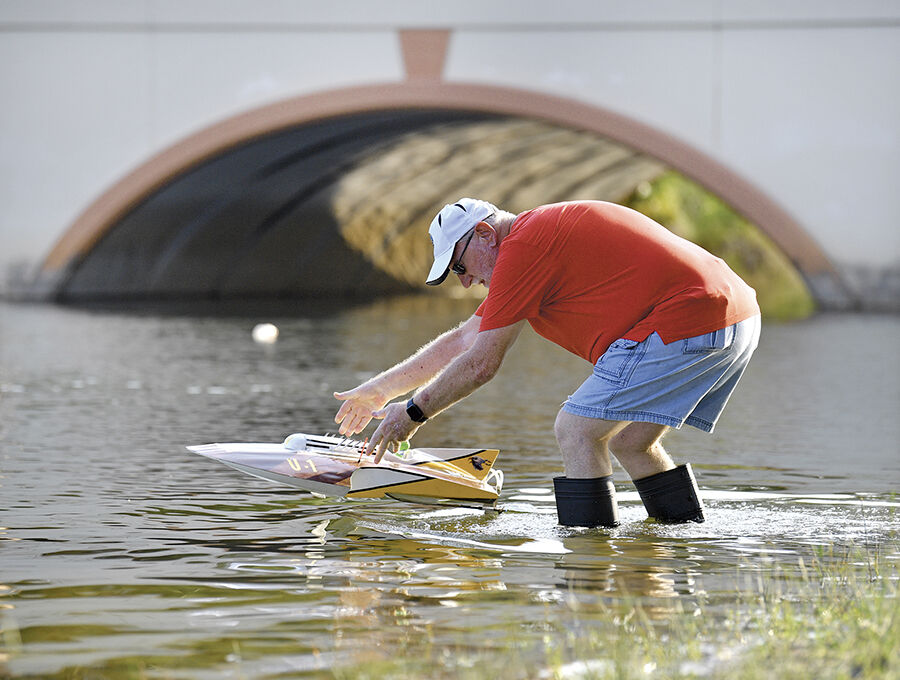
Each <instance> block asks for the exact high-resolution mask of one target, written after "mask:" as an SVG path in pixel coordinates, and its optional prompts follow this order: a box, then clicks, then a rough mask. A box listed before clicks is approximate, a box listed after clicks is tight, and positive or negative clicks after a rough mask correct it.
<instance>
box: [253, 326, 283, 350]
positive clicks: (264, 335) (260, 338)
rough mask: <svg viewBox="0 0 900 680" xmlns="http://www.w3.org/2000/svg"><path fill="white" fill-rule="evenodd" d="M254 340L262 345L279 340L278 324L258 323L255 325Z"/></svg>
mask: <svg viewBox="0 0 900 680" xmlns="http://www.w3.org/2000/svg"><path fill="white" fill-rule="evenodd" d="M253 340H254V342H258V343H259V344H260V345H271V344H273V343H274V342H276V341H277V340H278V326H276V325H275V324H271V323H258V324H256V325H255V326H254V327H253Z"/></svg>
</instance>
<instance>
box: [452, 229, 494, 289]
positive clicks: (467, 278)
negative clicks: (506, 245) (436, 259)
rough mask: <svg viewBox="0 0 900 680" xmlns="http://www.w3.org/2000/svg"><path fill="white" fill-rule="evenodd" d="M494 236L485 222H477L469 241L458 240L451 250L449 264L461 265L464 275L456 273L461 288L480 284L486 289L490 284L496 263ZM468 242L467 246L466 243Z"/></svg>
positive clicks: (466, 239) (492, 230)
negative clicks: (451, 255) (451, 257)
mask: <svg viewBox="0 0 900 680" xmlns="http://www.w3.org/2000/svg"><path fill="white" fill-rule="evenodd" d="M495 237H496V234H495V232H494V229H493V228H492V227H491V226H490V225H489V224H488V223H487V222H479V223H478V225H476V227H475V233H474V235H473V236H472V239H471V241H469V239H468V237H466V238H463V239H460V240H459V242H458V243H457V244H456V248H454V249H453V259H451V260H450V262H451V263H453V264H457V265H461V266H462V268H463V269H465V273H464V274H459V273H457V274H456V275H457V276H458V277H459V282H460V283H461V284H462V285H463V288H468V287H469V286H473V285H477V284H479V283H480V284H481V285H482V286H484V287H485V288H487V287H488V286H489V285H490V283H491V273H492V272H493V271H494V263H495V262H496V261H497V249H496V247H494V242H495ZM467 242H468V245H466V243H467Z"/></svg>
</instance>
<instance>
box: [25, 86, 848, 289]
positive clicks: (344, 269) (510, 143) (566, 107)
mask: <svg viewBox="0 0 900 680" xmlns="http://www.w3.org/2000/svg"><path fill="white" fill-rule="evenodd" d="M668 168H675V169H677V170H680V171H682V172H686V173H687V174H689V175H690V176H692V177H693V178H694V179H696V180H697V181H698V182H699V183H701V184H703V185H705V186H706V187H707V188H708V189H710V190H712V191H713V192H714V193H716V194H717V195H719V196H721V197H722V198H723V199H724V200H725V201H726V202H728V203H729V204H731V205H733V206H734V207H735V209H736V210H738V211H739V212H741V213H743V214H744V215H746V216H747V218H748V219H750V220H751V221H753V222H754V223H755V224H757V225H758V226H759V227H760V228H761V229H762V230H763V231H764V232H766V234H767V235H768V236H769V237H770V238H771V239H772V240H773V241H774V242H775V243H776V244H777V246H778V247H779V248H780V249H781V250H782V251H783V252H784V253H785V254H786V255H787V257H788V258H789V259H790V261H791V263H792V264H793V265H794V266H795V267H796V268H797V270H798V271H799V272H800V273H801V274H802V276H803V278H804V279H805V281H806V282H807V284H808V285H809V286H810V288H811V290H812V291H813V294H814V295H815V296H816V297H817V298H818V299H819V300H820V302H821V301H822V300H823V298H827V297H828V296H829V295H832V292H831V291H833V290H837V289H838V288H839V287H840V282H839V280H838V279H837V278H836V274H835V271H834V268H833V267H832V266H831V263H830V262H829V261H828V259H827V257H825V255H824V254H823V253H822V251H821V250H820V249H819V248H818V246H817V245H816V244H815V242H814V241H813V240H812V239H810V238H809V237H808V235H807V234H806V233H805V232H804V231H803V230H802V228H800V227H799V226H798V225H796V224H795V223H794V222H793V221H792V220H791V219H790V218H789V217H788V216H787V215H785V214H784V213H783V212H782V211H781V210H780V209H779V208H778V206H776V205H775V204H774V203H772V202H771V201H769V200H768V199H767V198H766V197H765V196H763V195H761V194H760V193H759V192H758V191H756V190H755V189H754V188H753V187H752V186H750V185H749V184H747V183H746V182H743V181H742V180H741V179H740V178H739V177H737V176H736V175H734V174H733V173H731V172H730V171H728V170H727V169H726V168H724V167H723V166H721V165H719V164H718V163H716V162H715V161H713V160H711V159H709V158H707V157H705V156H704V155H702V154H700V153H699V152H697V151H696V150H694V149H691V148H690V147H688V146H685V145H683V144H681V143H680V142H678V141H677V140H674V139H672V138H670V137H668V136H666V135H663V134H662V133H659V132H658V131H655V130H653V129H651V128H648V127H646V126H643V125H641V124H639V123H637V122H635V121H631V120H628V119H625V118H622V117H620V116H617V115H615V114H612V113H610V112H606V111H602V110H600V109H596V108H595V107H590V106H586V105H583V104H578V103H576V102H572V101H570V100H562V99H558V98H553V97H547V96H544V95H536V94H534V93H527V92H521V91H510V90H506V91H498V90H497V89H496V88H483V87H480V86H454V85H448V84H438V85H424V84H422V85H418V86H414V85H410V84H404V85H397V86H385V87H380V88H379V87H368V88H357V89H351V90H341V91H336V92H331V93H320V94H318V95H311V96H306V97H300V98H297V99H294V100H289V101H286V102H280V103H278V104H275V105H272V106H268V107H263V108H262V109H258V110H256V111H252V112H249V113H247V114H243V115H241V116H238V117H235V118H232V119H228V120H226V121H223V122H222V123H219V124H217V125H214V126H211V127H210V128H207V129H205V130H202V131H201V132H199V133H197V134H195V135H192V136H191V137H188V138H187V139H185V140H183V141H182V142H180V143H178V144H176V145H174V146H172V147H171V148H169V149H167V150H165V151H163V152H162V153H160V154H158V155H157V156H155V157H154V158H152V159H150V160H149V161H147V162H146V163H144V164H143V165H141V166H140V167H138V168H136V169H135V170H134V171H133V172H132V173H130V174H129V175H128V176H126V177H124V178H123V179H122V180H121V181H119V182H118V183H116V184H115V185H114V186H113V187H111V188H110V189H109V190H108V191H107V192H105V193H104V194H103V195H102V196H101V197H100V198H99V199H97V201H95V202H94V203H93V204H92V205H91V206H89V207H88V209H87V210H86V211H85V212H84V213H83V214H82V215H81V216H80V217H79V218H78V220H76V222H75V223H74V224H73V225H72V227H71V228H70V229H69V230H68V231H67V232H66V233H65V234H64V235H63V237H62V238H61V239H60V241H59V242H58V243H57V244H56V246H55V247H54V249H53V251H51V253H50V255H49V256H48V257H47V259H46V261H45V262H44V265H43V267H42V272H41V277H40V279H39V289H40V291H41V294H42V295H43V296H44V297H47V298H50V299H54V300H57V301H61V302H70V303H90V302H98V301H106V302H128V301H140V300H143V301H148V300H149V301H165V300H179V301H183V300H193V301H204V300H209V301H212V300H234V301H239V300H259V299H282V300H284V299H287V300H291V299H312V298H318V299H322V298H323V297H328V296H330V297H362V298H365V297H368V298H371V297H373V296H381V295H389V294H396V293H403V292H411V291H415V290H424V286H423V285H422V279H423V273H424V272H427V270H428V267H429V264H430V257H431V254H430V243H429V240H428V238H427V227H428V223H429V222H430V220H431V218H432V217H433V215H434V214H435V213H436V212H437V210H439V209H440V207H441V206H443V205H444V203H446V202H449V201H452V200H455V199H456V198H458V197H460V196H464V195H472V196H477V197H480V198H484V199H486V200H490V201H492V202H494V203H496V204H497V205H499V206H501V207H503V208H504V209H507V210H510V211H512V212H518V211H520V210H524V209H527V208H530V207H533V206H534V205H538V204H540V203H547V202H553V201H559V200H570V199H576V198H593V199H600V200H612V201H617V202H621V201H623V200H624V199H625V198H627V197H628V196H630V195H632V194H633V193H634V192H635V189H636V188H638V187H641V186H646V185H647V183H648V182H649V181H652V180H654V179H655V178H657V177H659V176H660V175H661V174H662V173H664V172H665V171H666V170H667V169H668ZM442 288H445V287H442ZM442 292H446V291H442Z"/></svg>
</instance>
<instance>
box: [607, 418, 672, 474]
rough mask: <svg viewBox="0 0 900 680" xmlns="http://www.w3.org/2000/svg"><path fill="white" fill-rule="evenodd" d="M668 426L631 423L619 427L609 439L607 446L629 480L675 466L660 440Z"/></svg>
mask: <svg viewBox="0 0 900 680" xmlns="http://www.w3.org/2000/svg"><path fill="white" fill-rule="evenodd" d="M669 429H670V428H669V426H668V425H657V424H656V423H641V422H634V423H631V424H629V425H628V426H627V427H625V428H622V429H621V430H620V431H619V432H618V433H617V434H616V435H615V436H614V437H612V439H611V440H610V442H609V448H610V450H611V451H612V454H613V455H614V456H615V457H616V459H617V460H618V461H619V462H620V463H621V464H622V467H623V468H625V470H626V471H627V472H628V474H629V475H631V478H632V479H641V478H642V477H649V476H650V475H655V474H656V473H658V472H665V471H666V470H671V469H672V468H674V467H675V463H673V462H672V459H671V458H669V454H667V453H666V450H665V449H664V448H663V446H662V442H661V439H662V437H663V435H664V434H665V433H666V432H668V431H669Z"/></svg>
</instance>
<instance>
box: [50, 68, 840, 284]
mask: <svg viewBox="0 0 900 680" xmlns="http://www.w3.org/2000/svg"><path fill="white" fill-rule="evenodd" d="M418 108H433V109H444V110H449V111H453V110H460V111H468V112H471V111H479V112H484V113H489V114H502V115H508V116H521V117H525V118H534V119H539V120H544V121H547V122H551V123H555V124H558V125H560V126H563V127H569V128H575V129H579V130H585V131H589V132H593V133H596V134H598V135H601V136H603V137H606V138H609V139H611V140H613V141H616V142H619V143H621V144H623V145H625V146H628V147H630V148H632V149H634V150H636V151H639V152H642V153H645V154H647V155H648V156H652V157H654V158H657V159H659V160H661V161H663V162H664V163H666V164H668V165H669V166H671V167H673V168H675V169H676V170H678V171H680V172H682V173H683V174H685V175H687V176H689V177H691V178H692V179H694V180H695V181H697V182H698V183H700V184H702V185H703V186H705V187H706V188H707V189H709V190H710V191H712V192H713V193H714V194H716V195H717V196H719V197H721V198H722V199H723V200H725V201H726V202H727V203H729V204H730V205H731V206H732V207H733V208H734V209H736V210H737V211H738V212H740V213H741V214H743V215H744V216H745V217H746V218H747V219H749V220H750V221H751V222H753V223H754V224H756V225H757V226H758V227H759V228H760V229H762V230H763V231H764V232H765V233H766V234H767V235H768V236H769V237H770V238H771V239H772V240H773V241H774V242H775V243H776V244H777V245H778V246H779V247H780V248H781V249H782V250H783V251H784V252H785V254H786V255H787V256H788V257H789V258H790V259H791V260H792V262H793V263H794V264H795V266H796V267H797V268H798V270H799V271H800V272H801V274H803V276H804V277H805V278H806V280H807V282H808V283H809V284H810V286H811V288H812V289H813V294H814V295H816V297H819V298H820V299H822V298H823V297H827V296H828V295H829V291H830V290H834V289H835V288H836V287H837V288H838V289H840V288H843V285H842V283H841V281H840V277H839V276H838V274H837V273H836V269H835V268H834V266H833V264H832V263H831V262H830V261H829V259H828V257H827V256H826V255H825V253H824V252H823V251H822V249H821V248H820V247H819V245H818V244H817V243H816V242H815V241H814V240H813V239H812V238H811V237H810V236H809V234H807V233H806V231H805V230H804V229H803V228H802V227H801V226H800V225H799V224H798V223H797V222H795V221H794V220H793V219H792V218H791V216H790V215H788V214H787V213H786V212H785V211H784V210H783V209H782V208H780V207H779V206H778V205H777V204H776V203H775V202H774V201H772V200H771V199H770V198H769V197H767V196H766V195H765V194H763V193H762V192H761V191H760V190H758V189H757V188H756V187H754V186H753V185H752V184H750V183H749V182H747V181H746V180H744V179H742V178H741V177H740V176H738V175H737V174H736V173H734V172H733V171H731V170H730V169H728V168H727V167H725V166H724V165H722V164H721V163H719V162H718V161H716V160H714V159H712V158H711V157H709V156H707V155H706V154H704V153H702V152H700V151H698V150H696V149H694V148H692V147H691V146H689V145H687V144H685V143H683V142H681V141H679V140H677V139H676V138H674V137H672V136H670V135H667V134H665V133H663V132H660V131H659V130H656V129H654V128H652V127H649V126H647V125H644V124H642V123H639V122H637V121H635V120H632V119H629V118H627V117H625V116H622V115H620V114H616V113H613V112H610V111H608V110H605V109H602V108H599V107H596V106H593V105H590V104H585V103H582V102H578V101H575V100H571V99H564V98H560V97H556V96H552V95H546V94H541V93H536V92H530V91H526V90H521V89H513V88H506V87H498V86H490V85H475V84H461V83H446V82H441V81H437V80H424V79H423V80H409V81H407V82H405V83H395V84H384V85H370V86H361V87H354V88H347V89H340V90H332V91H324V92H318V93H315V94H310V95H303V96H299V97H295V98H292V99H287V100H284V101H280V102H277V103H275V104H271V105H268V106H264V107H261V108H258V109H255V110H252V111H249V112H246V113H243V114H240V115H237V116H234V117H232V118H228V119H226V120H224V121H222V122H220V123H217V124H214V125H212V126H210V127H208V128H206V129H204V130H201V131H200V132H198V133H196V134H193V135H191V136H189V137H187V138H185V139H183V140H181V141H180V142H179V143H177V144H175V145H173V146H171V147H169V148H167V149H165V150H163V151H162V152H160V153H158V154H156V155H155V156H153V157H152V158H150V159H149V160H148V161H146V162H145V163H143V164H142V165H140V166H139V167H137V168H136V169H134V170H133V171H132V172H130V173H129V174H128V175H126V176H125V177H123V178H122V179H121V180H119V181H118V182H116V183H115V184H114V185H113V186H111V187H110V188H109V189H108V190H107V191H106V192H104V193H103V194H102V195H101V196H100V197H98V198H97V199H96V200H95V201H94V202H93V203H91V204H90V205H89V206H88V207H87V209H86V210H85V211H84V212H83V213H81V215H80V216H78V218H77V219H76V220H75V221H74V223H73V224H72V225H71V226H70V228H69V229H68V230H67V231H66V232H65V233H64V234H63V235H62V237H61V238H60V239H59V241H57V243H56V244H55V246H54V247H53V249H52V250H51V252H50V253H49V254H48V256H47V258H46V259H45V261H44V263H43V265H42V279H43V280H44V281H45V282H53V281H59V280H60V279H61V278H62V277H64V275H65V272H66V271H67V270H69V269H70V268H71V267H73V266H75V265H76V264H77V263H78V261H79V260H80V259H81V258H82V256H84V255H85V254H87V253H88V252H89V251H90V250H91V248H92V247H93V246H94V245H96V244H97V242H98V241H99V240H100V239H101V238H102V237H103V236H104V235H105V234H106V233H107V232H108V231H109V230H111V229H112V228H113V227H114V226H115V224H116V222H117V221H118V220H119V219H121V218H122V217H123V216H124V215H125V214H127V213H128V211H129V210H130V209H131V208H133V207H134V206H136V205H137V204H138V203H140V202H141V201H142V200H143V199H145V198H147V197H148V196H150V195H152V194H153V192H154V191H156V190H158V189H159V188H160V187H162V186H164V185H165V184H166V183H168V182H169V181H170V180H172V179H173V178H175V177H177V176H178V175H180V174H181V173H184V172H185V171H187V170H189V169H191V168H193V167H195V166H197V165H199V164H200V163H202V162H204V161H205V160H208V159H210V158H213V157H215V156H216V155H218V154H220V153H222V152H224V151H226V150H228V149H230V148H232V147H235V146H237V145H239V144H241V143H244V142H247V141H250V140H253V139H255V138H258V137H260V136H263V135H266V134H270V133H272V132H276V131H279V130H284V129H288V128H292V127H296V126H302V125H304V124H307V123H312V122H315V121H321V120H326V119H329V118H335V117H340V116H342V115H349V114H359V113H365V112H375V111H386V110H388V111H389V110H410V109H418ZM45 285H49V286H50V287H52V283H50V284H47V283H45Z"/></svg>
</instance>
